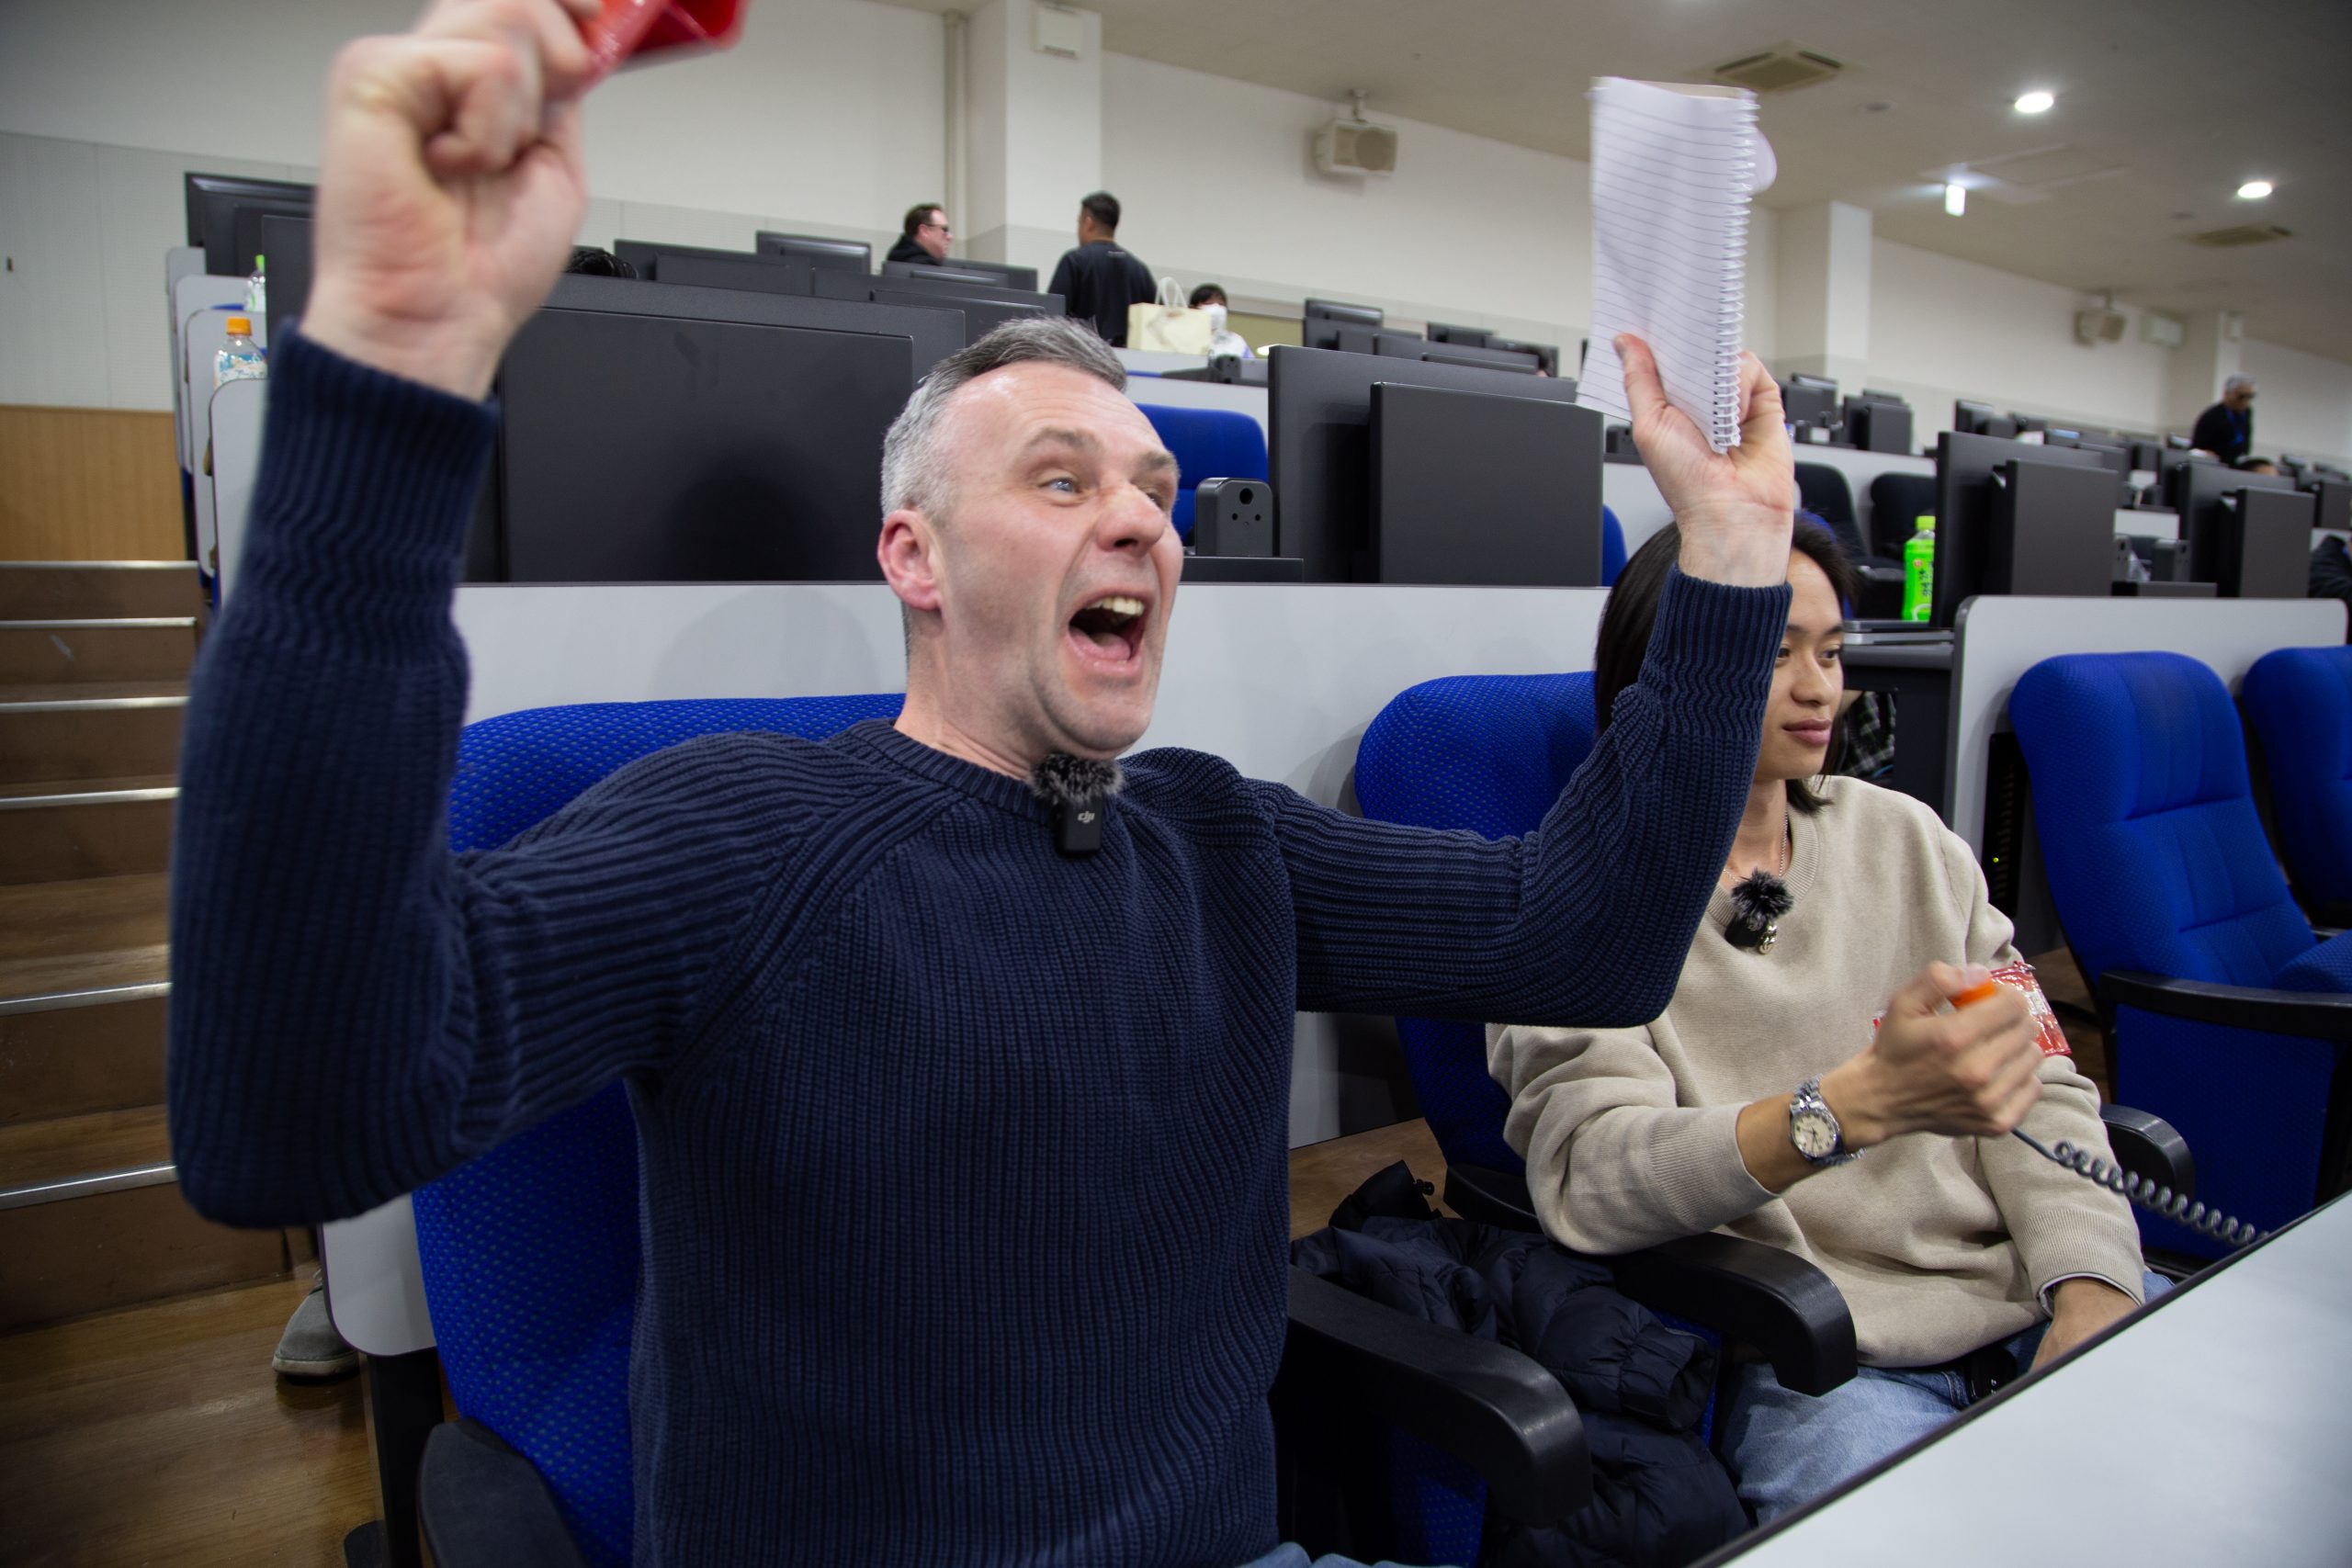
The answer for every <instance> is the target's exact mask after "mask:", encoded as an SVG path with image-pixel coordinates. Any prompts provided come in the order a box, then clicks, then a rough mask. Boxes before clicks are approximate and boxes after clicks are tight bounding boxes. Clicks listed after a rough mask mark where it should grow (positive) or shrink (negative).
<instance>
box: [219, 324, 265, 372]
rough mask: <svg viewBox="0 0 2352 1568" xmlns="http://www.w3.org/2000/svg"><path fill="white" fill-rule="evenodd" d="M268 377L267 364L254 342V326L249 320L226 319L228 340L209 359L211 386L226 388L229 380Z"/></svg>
mask: <svg viewBox="0 0 2352 1568" xmlns="http://www.w3.org/2000/svg"><path fill="white" fill-rule="evenodd" d="M268 374H269V361H268V359H267V357H266V355H264V354H263V352H262V348H261V345H260V344H257V343H255V342H254V323H253V321H252V319H251V318H250V317H246V316H232V317H230V318H229V341H228V342H226V343H224V344H221V345H220V353H218V354H216V355H213V356H212V384H213V385H214V386H215V387H221V386H226V385H227V384H228V383H229V382H231V381H258V380H261V379H262V378H265V377H266V376H267V375H268Z"/></svg>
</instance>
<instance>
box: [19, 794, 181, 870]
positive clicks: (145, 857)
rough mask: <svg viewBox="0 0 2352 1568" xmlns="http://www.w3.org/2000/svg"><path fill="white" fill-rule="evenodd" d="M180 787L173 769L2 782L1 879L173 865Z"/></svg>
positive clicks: (144, 868) (157, 867) (146, 868)
mask: <svg viewBox="0 0 2352 1568" xmlns="http://www.w3.org/2000/svg"><path fill="white" fill-rule="evenodd" d="M179 793H180V792H179V786H178V785H177V784H175V782H174V781H173V780H172V779H171V778H170V777H169V776H168V775H150V776H149V777H147V778H144V779H107V780H93V781H90V782H89V783H87V784H58V783H55V782H51V783H50V784H42V785H28V784H0V884H16V883H25V882H70V881H75V880H80V879H85V878H89V877H98V876H128V875H133V874H139V873H143V872H157V871H164V870H167V869H169V867H170V865H171V858H172V813H173V809H174V807H175V804H176V803H177V801H178V799H179Z"/></svg>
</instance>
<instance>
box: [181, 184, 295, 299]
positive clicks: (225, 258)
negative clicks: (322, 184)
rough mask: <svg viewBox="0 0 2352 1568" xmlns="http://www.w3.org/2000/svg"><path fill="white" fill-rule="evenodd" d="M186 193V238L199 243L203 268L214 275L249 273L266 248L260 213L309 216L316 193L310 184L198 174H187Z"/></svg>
mask: <svg viewBox="0 0 2352 1568" xmlns="http://www.w3.org/2000/svg"><path fill="white" fill-rule="evenodd" d="M185 194H186V197H187V243H189V244H191V245H201V246H203V247H204V270H205V271H206V272H208V273H209V274H211V275H213V276H217V277H243V276H248V275H250V274H251V273H252V272H253V270H254V257H255V256H259V255H266V254H268V252H267V247H266V245H265V244H264V243H263V241H262V233H261V221H262V220H263V218H265V217H266V216H268V215H270V214H273V213H275V214H276V215H277V216H278V217H281V218H308V217H309V216H310V215H311V205H312V201H313V198H314V195H315V193H314V190H313V187H311V186H306V185H297V184H294V183H293V182H291V181H289V180H254V179H245V178H242V177H240V176H238V175H197V174H191V175H187V177H186V181H185Z"/></svg>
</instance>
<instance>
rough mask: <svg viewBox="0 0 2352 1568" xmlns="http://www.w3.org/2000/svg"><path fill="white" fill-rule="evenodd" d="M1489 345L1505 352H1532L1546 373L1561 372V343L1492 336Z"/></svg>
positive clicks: (1488, 340)
mask: <svg viewBox="0 0 2352 1568" xmlns="http://www.w3.org/2000/svg"><path fill="white" fill-rule="evenodd" d="M1487 347H1488V348H1491V349H1495V350H1497V351H1498V352H1500V353H1503V354H1532V355H1534V356H1535V362H1536V364H1538V365H1540V366H1542V367H1543V368H1544V375H1546V376H1557V375H1558V374H1559V373H1560V345H1559V344H1556V343H1521V341H1520V340H1519V339H1517V338H1514V337H1490V338H1488V339H1487Z"/></svg>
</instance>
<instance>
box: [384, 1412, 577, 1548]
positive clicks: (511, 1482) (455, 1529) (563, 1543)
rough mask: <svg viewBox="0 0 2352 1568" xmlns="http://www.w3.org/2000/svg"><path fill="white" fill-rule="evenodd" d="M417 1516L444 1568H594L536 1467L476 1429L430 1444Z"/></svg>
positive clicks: (439, 1431)
mask: <svg viewBox="0 0 2352 1568" xmlns="http://www.w3.org/2000/svg"><path fill="white" fill-rule="evenodd" d="M416 1511H417V1518H418V1522H419V1523H420V1524H421V1525H422V1526H423V1528H424V1543H425V1545H426V1546H427V1547H429V1548H431V1549H432V1552H433V1561H434V1562H435V1564H437V1565H438V1568H586V1565H587V1560H586V1559H585V1558H583V1557H582V1556H581V1555H580V1548H579V1546H578V1544H577V1543H575V1542H574V1541H573V1540H572V1539H571V1531H570V1530H569V1529H565V1528H564V1523H563V1516H562V1515H561V1514H560V1513H559V1512H557V1510H556V1506H555V1494H553V1493H551V1492H549V1491H548V1483H546V1481H544V1480H542V1479H541V1478H540V1475H539V1472H537V1470H536V1469H534V1468H533V1467H532V1465H531V1461H529V1460H527V1459H525V1458H524V1457H523V1456H522V1455H521V1454H519V1453H516V1452H515V1450H513V1449H511V1448H509V1447H508V1446H507V1445H506V1443H505V1442H504V1440H503V1439H502V1438H500V1437H499V1436H498V1434H497V1433H495V1432H493V1431H492V1430H491V1429H490V1428H489V1427H484V1426H482V1425H481V1423H479V1422H476V1421H449V1422H444V1423H442V1424H441V1425H440V1426H438V1427H435V1428H434V1429H433V1435H432V1436H431V1437H430V1438H426V1439H425V1443H424V1468H423V1470H422V1471H421V1472H420V1473H419V1476H418V1481H417V1507H416Z"/></svg>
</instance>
